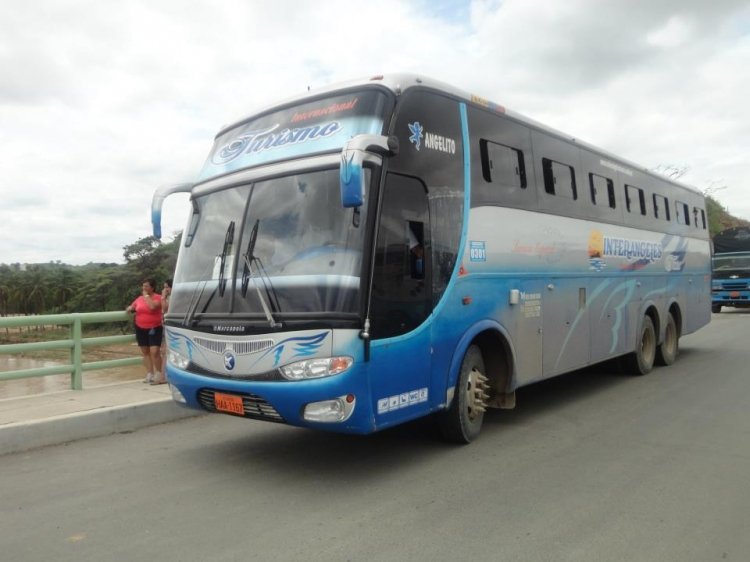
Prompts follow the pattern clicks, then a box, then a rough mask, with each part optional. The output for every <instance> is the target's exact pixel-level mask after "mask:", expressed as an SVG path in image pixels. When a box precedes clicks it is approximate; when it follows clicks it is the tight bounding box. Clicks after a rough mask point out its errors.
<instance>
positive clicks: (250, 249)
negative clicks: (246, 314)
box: [242, 219, 281, 328]
mask: <svg viewBox="0 0 750 562" xmlns="http://www.w3.org/2000/svg"><path fill="white" fill-rule="evenodd" d="M259 226H260V219H258V220H256V221H255V224H254V225H253V229H252V230H251V231H250V239H249V240H248V241H247V250H245V253H244V254H243V256H242V257H243V259H244V261H245V265H244V267H243V269H242V296H243V297H245V296H246V295H247V287H248V285H249V284H250V278H252V279H253V286H254V287H255V292H256V293H257V294H258V300H260V306H261V308H263V314H265V315H266V320H268V324H269V325H270V326H271V328H279V327H281V324H280V323H279V322H276V319H275V318H274V317H273V313H272V312H271V307H270V306H269V303H268V302H266V296H270V291H269V289H268V286H267V285H266V281H265V279H263V287H264V288H265V289H266V295H264V294H263V291H262V290H261V288H260V287H259V286H258V283H257V281H256V278H255V276H254V275H253V267H252V264H253V263H256V264H257V270H258V274H259V275H263V264H262V263H261V262H260V258H256V257H255V254H254V252H255V242H256V241H257V240H258V227H259ZM265 277H268V275H266V276H265ZM268 283H269V284H270V283H271V281H270V279H269V280H268ZM276 308H277V309H278V302H277V306H276Z"/></svg>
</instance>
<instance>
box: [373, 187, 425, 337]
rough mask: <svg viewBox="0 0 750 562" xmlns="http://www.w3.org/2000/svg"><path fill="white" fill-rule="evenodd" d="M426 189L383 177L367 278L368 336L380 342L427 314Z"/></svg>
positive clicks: (410, 325)
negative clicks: (372, 258) (370, 273)
mask: <svg viewBox="0 0 750 562" xmlns="http://www.w3.org/2000/svg"><path fill="white" fill-rule="evenodd" d="M429 232H430V218H429V207H428V203H427V190H426V189H425V186H424V184H423V183H422V182H421V181H419V180H417V179H414V178H409V177H406V176H401V175H398V174H388V177H387V179H386V185H385V192H384V194H383V205H382V211H381V215H380V226H379V229H378V237H377V243H376V247H375V268H374V271H373V279H372V308H371V318H372V334H373V337H375V338H386V337H391V336H397V335H399V334H403V333H406V332H409V331H411V330H413V329H414V328H416V327H417V326H419V325H420V324H421V323H422V322H423V321H424V320H425V318H427V316H428V314H429V313H430V310H431V294H430V277H431V274H430V271H431V269H432V268H431V264H432V259H431V257H430V254H429V251H427V250H428V249H429V247H430V240H429Z"/></svg>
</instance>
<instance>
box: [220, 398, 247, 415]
mask: <svg viewBox="0 0 750 562" xmlns="http://www.w3.org/2000/svg"><path fill="white" fill-rule="evenodd" d="M214 404H215V405H216V409H217V410H218V411H219V412H225V413H227V414H234V415H236V416H243V415H245V407H244V406H243V405H242V398H241V397H239V396H234V395H233V394H222V393H221V392H216V393H214Z"/></svg>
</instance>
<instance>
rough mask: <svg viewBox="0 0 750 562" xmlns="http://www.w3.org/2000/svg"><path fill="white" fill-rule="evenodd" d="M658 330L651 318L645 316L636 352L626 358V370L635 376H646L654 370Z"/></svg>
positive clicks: (639, 331) (639, 332)
mask: <svg viewBox="0 0 750 562" xmlns="http://www.w3.org/2000/svg"><path fill="white" fill-rule="evenodd" d="M655 359H656V330H655V329H654V322H653V321H652V320H651V317H650V316H644V317H643V319H642V320H641V326H640V329H639V330H638V339H637V340H636V346H635V351H634V352H633V353H631V354H629V355H626V356H625V358H624V362H625V368H626V370H627V371H628V372H630V373H632V374H634V375H646V374H648V373H650V372H651V369H653V368H654V361H655Z"/></svg>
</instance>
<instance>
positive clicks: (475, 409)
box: [438, 345, 489, 443]
mask: <svg viewBox="0 0 750 562" xmlns="http://www.w3.org/2000/svg"><path fill="white" fill-rule="evenodd" d="M485 372H486V371H485V368H484V359H483V358H482V351H481V350H480V349H479V347H478V346H476V345H472V346H470V347H469V349H467V350H466V354H465V355H464V358H463V361H462V362H461V372H460V373H459V375H458V382H457V383H456V392H455V394H454V396H453V401H452V402H451V405H450V407H449V408H448V409H447V410H445V411H444V412H441V413H440V415H439V418H438V420H439V424H440V430H441V433H442V434H443V437H444V438H445V439H447V440H449V441H453V442H455V443H471V441H473V440H474V439H475V438H476V437H477V436H478V435H479V432H480V430H481V429H482V421H483V420H484V411H485V409H486V408H487V399H488V398H489V396H488V394H487V391H488V389H489V386H488V384H487V377H486V376H485Z"/></svg>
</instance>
